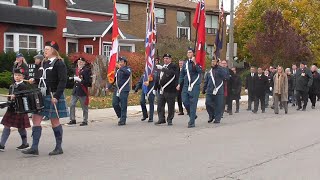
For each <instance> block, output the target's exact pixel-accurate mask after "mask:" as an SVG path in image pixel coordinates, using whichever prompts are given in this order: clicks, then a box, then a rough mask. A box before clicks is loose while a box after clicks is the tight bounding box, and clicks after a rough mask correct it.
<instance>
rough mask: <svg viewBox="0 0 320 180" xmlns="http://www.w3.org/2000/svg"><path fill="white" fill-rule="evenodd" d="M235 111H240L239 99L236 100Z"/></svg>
mask: <svg viewBox="0 0 320 180" xmlns="http://www.w3.org/2000/svg"><path fill="white" fill-rule="evenodd" d="M235 101H236V111H239V109H240V100H239V99H236V100H235Z"/></svg>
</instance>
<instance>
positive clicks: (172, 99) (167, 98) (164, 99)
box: [158, 92, 177, 122]
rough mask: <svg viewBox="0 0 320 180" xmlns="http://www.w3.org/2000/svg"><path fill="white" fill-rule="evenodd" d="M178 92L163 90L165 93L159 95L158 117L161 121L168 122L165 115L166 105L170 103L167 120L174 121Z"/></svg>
mask: <svg viewBox="0 0 320 180" xmlns="http://www.w3.org/2000/svg"><path fill="white" fill-rule="evenodd" d="M176 95H177V93H176V92H173V93H171V92H163V94H160V95H159V100H158V118H159V122H166V120H165V119H166V117H165V113H166V111H165V106H166V104H168V117H167V121H168V122H172V119H173V117H174V111H175V107H174V106H175V103H176Z"/></svg>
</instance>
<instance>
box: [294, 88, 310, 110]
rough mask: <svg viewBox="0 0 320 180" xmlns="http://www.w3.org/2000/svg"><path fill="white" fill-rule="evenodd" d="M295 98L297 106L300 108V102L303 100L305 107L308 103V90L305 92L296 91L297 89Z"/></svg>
mask: <svg viewBox="0 0 320 180" xmlns="http://www.w3.org/2000/svg"><path fill="white" fill-rule="evenodd" d="M296 99H297V104H298V107H299V108H301V107H302V106H301V105H302V104H301V101H303V107H304V108H305V107H307V104H308V92H305V91H298V90H297V93H296Z"/></svg>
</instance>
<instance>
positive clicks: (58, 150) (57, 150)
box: [49, 148, 63, 156]
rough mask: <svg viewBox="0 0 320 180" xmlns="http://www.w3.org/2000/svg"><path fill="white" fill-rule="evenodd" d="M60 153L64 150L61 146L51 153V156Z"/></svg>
mask: <svg viewBox="0 0 320 180" xmlns="http://www.w3.org/2000/svg"><path fill="white" fill-rule="evenodd" d="M59 154H63V150H62V149H61V148H56V149H54V150H53V151H51V152H50V153H49V156H56V155H59Z"/></svg>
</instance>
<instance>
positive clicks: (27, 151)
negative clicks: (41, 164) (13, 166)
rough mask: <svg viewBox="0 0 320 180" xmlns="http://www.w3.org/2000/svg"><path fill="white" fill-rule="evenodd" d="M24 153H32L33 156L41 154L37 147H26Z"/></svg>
mask: <svg viewBox="0 0 320 180" xmlns="http://www.w3.org/2000/svg"><path fill="white" fill-rule="evenodd" d="M21 152H22V153H23V154H27V155H32V156H39V151H38V150H36V149H32V148H29V149H26V150H22V151H21Z"/></svg>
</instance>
